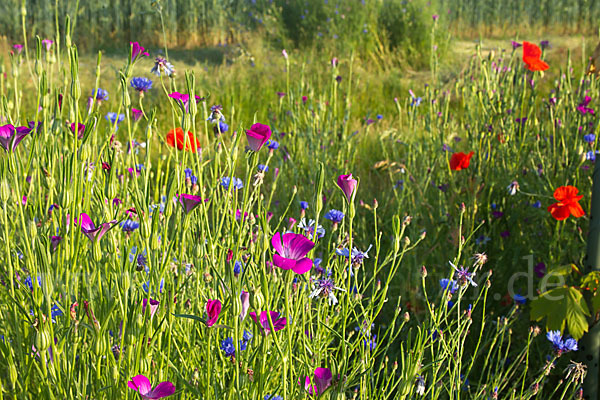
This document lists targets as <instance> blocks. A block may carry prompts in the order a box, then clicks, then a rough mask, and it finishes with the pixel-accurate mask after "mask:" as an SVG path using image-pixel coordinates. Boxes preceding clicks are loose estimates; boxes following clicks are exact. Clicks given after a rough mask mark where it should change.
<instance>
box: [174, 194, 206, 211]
mask: <svg viewBox="0 0 600 400" xmlns="http://www.w3.org/2000/svg"><path fill="white" fill-rule="evenodd" d="M179 203H180V204H181V205H182V206H183V211H185V213H186V214H189V213H191V212H192V211H193V210H194V209H195V208H196V207H198V206H199V205H200V204H201V203H202V197H200V196H194V195H193V194H180V195H179Z"/></svg>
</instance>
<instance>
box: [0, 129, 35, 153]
mask: <svg viewBox="0 0 600 400" xmlns="http://www.w3.org/2000/svg"><path fill="white" fill-rule="evenodd" d="M29 133H31V129H29V128H28V127H26V126H19V127H17V128H15V127H14V126H12V125H11V124H6V125H2V126H0V145H2V147H4V150H6V152H8V153H10V152H11V151H12V152H14V151H15V149H16V148H17V146H18V145H19V143H21V140H23V139H24V138H25V136H27V135H29Z"/></svg>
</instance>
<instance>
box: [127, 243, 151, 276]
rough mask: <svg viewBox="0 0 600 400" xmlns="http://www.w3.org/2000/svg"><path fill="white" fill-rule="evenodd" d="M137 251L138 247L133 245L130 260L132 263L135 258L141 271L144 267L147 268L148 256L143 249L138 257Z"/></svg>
mask: <svg viewBox="0 0 600 400" xmlns="http://www.w3.org/2000/svg"><path fill="white" fill-rule="evenodd" d="M136 253H137V247H135V246H133V247H132V248H131V253H129V262H130V263H132V262H133V260H135V263H136V265H137V267H138V269H139V270H140V271H141V270H142V269H146V268H147V266H146V262H147V258H146V250H144V251H141V252H140V253H139V254H138V255H137V257H136Z"/></svg>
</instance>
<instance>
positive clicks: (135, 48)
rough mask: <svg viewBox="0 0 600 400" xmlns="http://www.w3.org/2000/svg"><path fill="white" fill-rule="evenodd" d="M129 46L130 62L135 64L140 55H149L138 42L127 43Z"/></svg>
mask: <svg viewBox="0 0 600 400" xmlns="http://www.w3.org/2000/svg"><path fill="white" fill-rule="evenodd" d="M129 45H130V46H131V62H135V61H136V60H137V58H138V56H140V54H141V55H142V56H146V57H148V56H149V55H150V54H148V52H147V51H145V50H146V49H144V48H143V47H142V46H140V44H139V43H138V42H129Z"/></svg>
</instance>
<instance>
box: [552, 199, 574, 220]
mask: <svg viewBox="0 0 600 400" xmlns="http://www.w3.org/2000/svg"><path fill="white" fill-rule="evenodd" d="M548 211H550V214H552V216H553V217H554V219H556V220H557V221H562V220H565V219H567V218H569V215H571V213H570V211H569V207H565V206H560V205H558V203H555V204H552V205H551V206H549V207H548Z"/></svg>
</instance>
